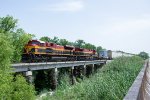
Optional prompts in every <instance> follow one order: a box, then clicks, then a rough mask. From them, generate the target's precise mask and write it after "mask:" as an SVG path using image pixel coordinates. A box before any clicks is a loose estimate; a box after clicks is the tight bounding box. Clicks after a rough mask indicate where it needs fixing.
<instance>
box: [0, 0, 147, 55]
mask: <svg viewBox="0 0 150 100" xmlns="http://www.w3.org/2000/svg"><path fill="white" fill-rule="evenodd" d="M6 15H11V16H13V17H14V18H15V19H18V27H20V28H23V29H24V30H25V31H26V32H27V33H31V34H35V35H36V38H37V39H39V38H40V37H43V36H48V37H50V38H53V37H54V36H57V37H59V38H64V39H67V40H69V41H72V42H74V41H75V40H77V39H82V40H84V41H85V42H87V43H91V44H94V45H96V46H102V47H103V48H106V49H109V50H121V51H125V52H129V53H139V52H141V51H145V52H147V53H149V54H150V46H149V43H150V39H149V38H150V0H0V17H5V16H6Z"/></svg>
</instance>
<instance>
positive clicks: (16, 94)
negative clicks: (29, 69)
mask: <svg viewBox="0 0 150 100" xmlns="http://www.w3.org/2000/svg"><path fill="white" fill-rule="evenodd" d="M13 88H14V91H13V95H12V100H35V91H34V88H33V86H32V85H28V84H27V82H26V80H25V79H24V78H23V77H22V76H21V75H18V76H16V77H15V81H14V82H13ZM33 94H34V95H33Z"/></svg>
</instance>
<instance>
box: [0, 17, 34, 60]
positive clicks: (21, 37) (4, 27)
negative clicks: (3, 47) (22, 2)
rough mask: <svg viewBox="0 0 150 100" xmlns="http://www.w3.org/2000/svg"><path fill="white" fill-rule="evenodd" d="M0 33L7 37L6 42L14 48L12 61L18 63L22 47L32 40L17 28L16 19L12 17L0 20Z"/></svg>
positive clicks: (30, 36) (29, 35)
mask: <svg viewBox="0 0 150 100" xmlns="http://www.w3.org/2000/svg"><path fill="white" fill-rule="evenodd" d="M0 33H1V34H4V35H5V36H7V40H8V41H9V43H10V44H11V45H12V46H13V47H14V49H13V50H14V53H13V57H12V61H13V62H19V61H20V60H21V55H22V51H23V48H24V45H25V44H26V43H27V42H28V41H29V40H30V39H31V38H32V35H31V34H26V32H25V31H24V30H23V29H21V28H17V19H14V18H13V17H12V16H6V17H2V18H0Z"/></svg>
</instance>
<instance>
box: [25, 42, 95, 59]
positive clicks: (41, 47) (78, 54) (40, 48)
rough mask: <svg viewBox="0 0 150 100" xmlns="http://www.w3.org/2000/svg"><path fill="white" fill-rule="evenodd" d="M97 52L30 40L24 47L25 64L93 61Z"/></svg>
mask: <svg viewBox="0 0 150 100" xmlns="http://www.w3.org/2000/svg"><path fill="white" fill-rule="evenodd" d="M95 55H96V50H90V49H83V48H78V47H74V46H69V45H66V46H61V45H58V44H55V43H49V42H43V41H40V40H30V41H29V42H28V43H27V44H26V45H25V47H24V51H23V55H22V61H23V62H39V61H76V60H77V61H79V60H92V59H93V57H94V56H95Z"/></svg>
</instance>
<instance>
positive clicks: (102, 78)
mask: <svg viewBox="0 0 150 100" xmlns="http://www.w3.org/2000/svg"><path fill="white" fill-rule="evenodd" d="M143 63H144V62H143V60H142V59H141V58H139V57H120V58H117V59H115V60H114V61H112V62H111V63H108V64H106V65H105V66H103V68H102V69H100V70H98V73H96V74H95V75H93V76H92V77H90V78H89V79H86V80H85V81H83V82H81V83H77V84H76V85H74V86H72V87H69V88H67V89H65V90H62V89H61V90H57V91H56V93H55V94H54V95H53V96H51V97H47V98H45V99H44V100H49V99H50V100H121V99H123V97H124V96H125V94H126V93H127V91H128V89H129V87H130V86H131V85H132V83H133V81H134V79H135V78H136V76H137V74H138V73H139V71H140V69H141V67H142V66H143Z"/></svg>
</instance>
